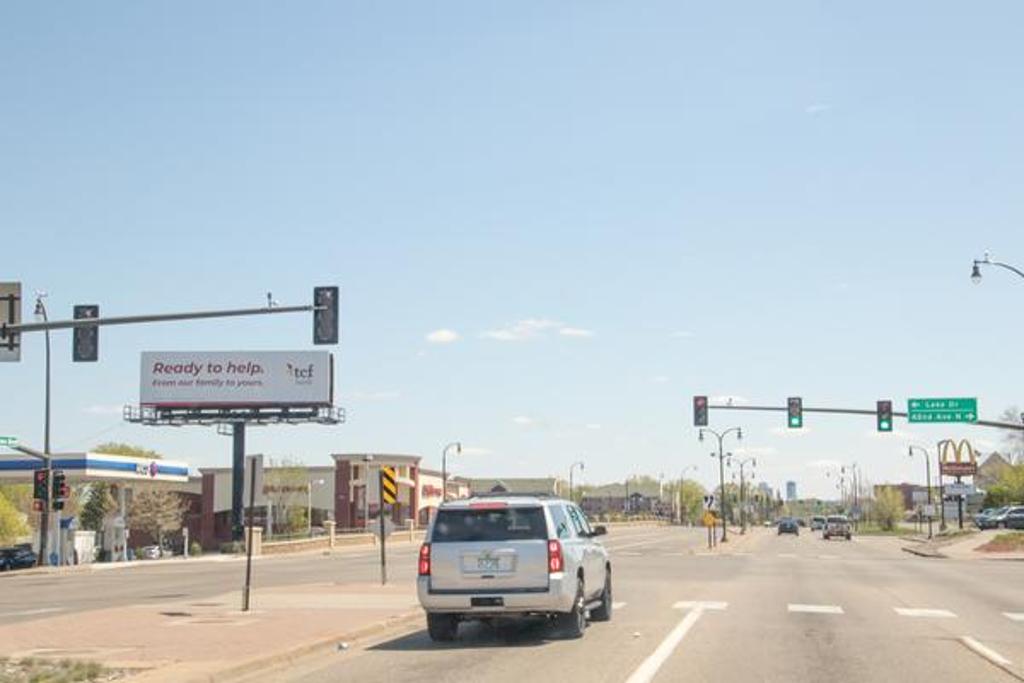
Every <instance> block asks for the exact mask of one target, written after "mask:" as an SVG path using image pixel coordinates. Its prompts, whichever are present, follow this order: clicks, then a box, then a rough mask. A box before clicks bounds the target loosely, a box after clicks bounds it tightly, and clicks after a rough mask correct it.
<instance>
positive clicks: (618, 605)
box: [612, 602, 626, 610]
mask: <svg viewBox="0 0 1024 683" xmlns="http://www.w3.org/2000/svg"><path fill="white" fill-rule="evenodd" d="M625 606H626V603H624V602H613V603H612V609H613V610H614V609H622V608H623V607H625Z"/></svg>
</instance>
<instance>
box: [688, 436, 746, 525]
mask: <svg viewBox="0 0 1024 683" xmlns="http://www.w3.org/2000/svg"><path fill="white" fill-rule="evenodd" d="M704 432H708V433H709V434H713V435H714V436H715V437H716V438H717V439H718V482H719V485H720V486H721V489H720V491H721V494H722V542H723V543H725V542H727V541H728V540H729V538H728V533H727V530H726V527H727V526H728V525H727V524H726V520H727V519H728V508H727V503H726V500H725V452H724V448H723V442H724V441H725V437H726V436H728V435H729V434H730V433H732V432H735V433H736V440H737V441H742V440H743V428H742V427H730V428H729V429H726V430H725V431H724V432H722V433H718V432H716V431H715V430H714V429H709V428H708V427H702V428H701V430H700V431H699V432H698V433H697V440H698V441H704ZM711 457H712V458H713V457H715V454H714V453H712V454H711Z"/></svg>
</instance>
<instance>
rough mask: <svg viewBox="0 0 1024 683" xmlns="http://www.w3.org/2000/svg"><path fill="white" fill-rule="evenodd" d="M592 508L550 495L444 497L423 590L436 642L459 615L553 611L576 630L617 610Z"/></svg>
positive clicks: (451, 633) (425, 559)
mask: <svg viewBox="0 0 1024 683" xmlns="http://www.w3.org/2000/svg"><path fill="white" fill-rule="evenodd" d="M605 533H606V531H605V528H604V527H602V526H595V527H593V528H591V526H590V524H589V522H588V521H587V518H586V516H585V515H584V514H583V512H582V511H581V510H580V509H579V507H577V506H576V505H574V504H573V503H570V502H568V501H565V500H562V499H558V498H547V497H543V496H518V495H509V494H502V495H500V496H497V495H495V496H478V497H473V498H468V499H465V500H458V501H451V502H447V503H442V504H441V506H440V508H439V509H438V511H437V515H436V516H435V518H434V521H433V523H432V524H431V526H430V529H429V530H428V531H427V536H426V539H425V542H424V543H423V545H422V546H421V548H420V554H419V562H418V565H419V567H418V574H419V576H418V579H417V594H418V597H419V602H420V605H421V606H422V607H423V609H424V611H425V612H426V615H427V631H428V633H429V634H430V638H431V639H432V640H435V641H450V640H454V639H455V637H456V635H457V633H458V627H459V623H460V622H462V621H467V620H470V619H481V618H494V617H520V616H529V615H542V616H546V617H548V618H550V619H552V620H553V621H555V622H556V624H557V626H558V627H559V629H560V630H561V631H562V633H563V634H564V635H565V636H567V637H571V638H578V637H580V636H582V635H583V632H584V629H585V628H586V624H587V618H588V612H589V618H590V619H591V620H593V621H608V620H609V619H611V616H612V571H611V569H612V567H611V562H610V560H609V557H608V551H607V550H606V549H605V548H604V546H603V545H602V544H601V543H600V542H599V541H598V540H597V537H598V536H602V535H604V534H605Z"/></svg>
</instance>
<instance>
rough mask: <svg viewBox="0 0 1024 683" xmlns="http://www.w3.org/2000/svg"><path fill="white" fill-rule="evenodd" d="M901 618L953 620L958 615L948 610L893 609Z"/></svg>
mask: <svg viewBox="0 0 1024 683" xmlns="http://www.w3.org/2000/svg"><path fill="white" fill-rule="evenodd" d="M893 610H895V611H896V614H898V615H900V616H901V617H924V618H926V619H953V618H956V615H955V614H953V613H952V612H950V611H949V610H948V609H923V608H919V607H893Z"/></svg>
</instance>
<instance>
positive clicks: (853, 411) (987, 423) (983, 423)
mask: <svg viewBox="0 0 1024 683" xmlns="http://www.w3.org/2000/svg"><path fill="white" fill-rule="evenodd" d="M707 407H708V409H709V410H759V411H767V412H777V413H786V412H788V411H789V406H788V405H786V406H737V405H721V406H716V405H713V404H711V403H708V406H707ZM802 409H803V412H805V413H833V414H838V415H872V416H874V415H877V414H878V411H877V409H870V410H862V409H860V408H808V407H807V406H803V407H802ZM892 415H893V417H907V414H906V413H904V412H899V411H895V410H894V411H893V412H892ZM963 424H969V425H974V426H977V427H996V428H998V429H1013V430H1016V431H1019V432H1020V431H1024V424H1015V423H1013V422H999V421H997V420H976V421H974V422H965V423H963Z"/></svg>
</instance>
